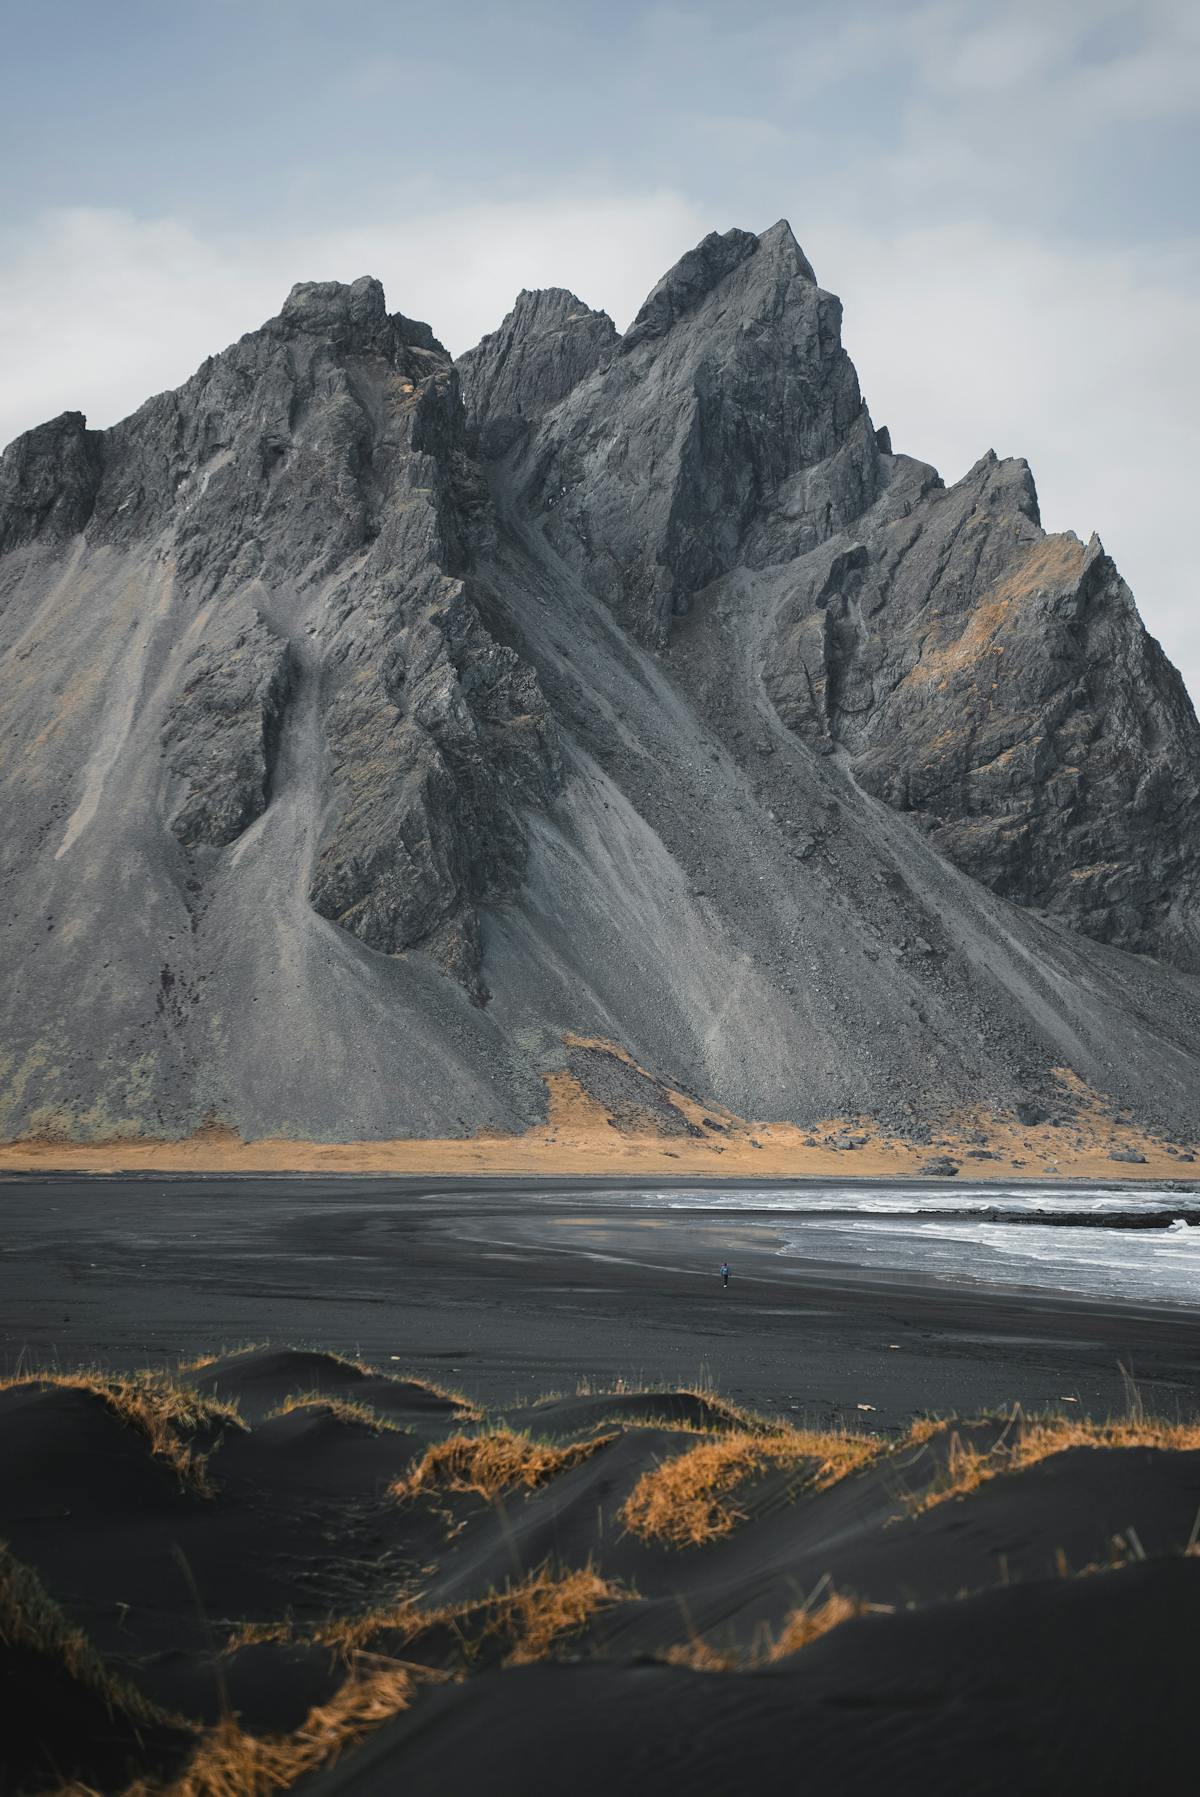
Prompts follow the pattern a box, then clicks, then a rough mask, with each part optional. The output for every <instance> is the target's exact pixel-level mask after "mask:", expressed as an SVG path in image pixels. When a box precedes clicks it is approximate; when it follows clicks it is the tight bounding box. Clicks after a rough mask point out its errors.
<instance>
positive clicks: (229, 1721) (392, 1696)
mask: <svg viewBox="0 0 1200 1797" xmlns="http://www.w3.org/2000/svg"><path fill="white" fill-rule="evenodd" d="M436 1676H437V1675H436V1674H434V1673H427V1672H423V1671H420V1670H418V1669H415V1668H413V1667H409V1666H401V1665H398V1664H395V1663H391V1664H388V1665H384V1666H381V1667H378V1668H376V1669H374V1670H369V1669H367V1668H364V1667H357V1668H355V1670H354V1671H352V1672H351V1674H350V1677H349V1678H348V1679H347V1680H346V1682H345V1684H344V1685H342V1686H341V1687H340V1689H339V1690H337V1691H336V1692H335V1693H334V1695H333V1696H332V1697H331V1698H330V1699H329V1701H328V1703H323V1704H318V1705H317V1706H316V1708H314V1709H312V1710H310V1711H309V1713H308V1715H307V1716H306V1717H305V1719H304V1721H303V1722H302V1723H301V1725H300V1727H299V1728H298V1729H296V1730H295V1732H294V1733H293V1734H290V1735H250V1734H247V1733H246V1731H245V1730H244V1729H243V1728H241V1727H240V1726H239V1725H238V1723H237V1722H235V1721H234V1719H233V1718H232V1717H231V1716H227V1717H224V1718H223V1719H222V1720H221V1721H220V1722H218V1723H217V1725H216V1727H215V1728H213V1729H210V1731H209V1732H208V1734H206V1735H205V1736H204V1738H203V1740H202V1741H201V1742H200V1743H199V1745H198V1747H197V1748H196V1751H195V1753H194V1754H193V1755H192V1757H191V1759H190V1760H189V1761H188V1763H187V1765H186V1766H185V1767H184V1768H183V1770H182V1772H180V1773H179V1774H178V1776H177V1777H175V1778H174V1779H172V1780H171V1781H170V1782H169V1783H168V1784H165V1785H164V1784H160V1783H158V1782H157V1781H153V1780H148V1779H138V1780H137V1781H136V1782H135V1783H134V1784H131V1785H128V1786H127V1787H126V1789H125V1791H124V1793H123V1797H270V1793H272V1792H274V1791H286V1790H288V1789H289V1788H290V1787H291V1786H292V1785H294V1784H295V1783H296V1782H297V1781H298V1780H299V1779H301V1778H303V1777H305V1775H306V1774H308V1773H310V1772H316V1771H319V1770H320V1768H321V1767H323V1766H329V1765H332V1764H333V1763H334V1761H335V1760H337V1758H338V1757H339V1755H340V1754H341V1753H342V1752H343V1751H344V1749H346V1748H347V1747H353V1746H355V1745H356V1744H357V1743H358V1742H359V1741H361V1740H362V1739H363V1737H364V1736H365V1735H368V1734H370V1732H371V1731H372V1729H376V1728H378V1727H379V1726H380V1724H381V1723H384V1722H389V1721H390V1720H391V1718H392V1717H393V1716H395V1715H398V1714H399V1712H400V1711H401V1710H406V1709H407V1708H408V1706H409V1704H410V1703H411V1702H412V1699H413V1695H414V1693H415V1691H416V1690H417V1688H418V1685H419V1683H420V1682H421V1680H422V1679H430V1678H435V1677H436ZM60 1797H68V1793H65V1792H64V1793H61V1794H60Z"/></svg>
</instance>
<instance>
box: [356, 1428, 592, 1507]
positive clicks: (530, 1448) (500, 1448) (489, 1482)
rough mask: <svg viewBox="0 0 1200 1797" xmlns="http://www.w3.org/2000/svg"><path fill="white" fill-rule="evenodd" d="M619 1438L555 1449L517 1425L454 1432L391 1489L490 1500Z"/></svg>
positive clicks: (405, 1494)
mask: <svg viewBox="0 0 1200 1797" xmlns="http://www.w3.org/2000/svg"><path fill="white" fill-rule="evenodd" d="M615 1440H616V1434H615V1433H613V1434H610V1435H598V1436H595V1437H593V1438H591V1439H590V1440H587V1441H574V1442H570V1443H568V1444H567V1445H566V1446H565V1447H557V1446H556V1445H555V1444H554V1443H553V1442H548V1441H536V1440H534V1438H533V1437H532V1436H530V1435H524V1434H519V1433H518V1432H517V1431H516V1430H513V1429H496V1430H493V1431H492V1432H491V1433H489V1434H486V1435H452V1436H450V1437H449V1439H448V1440H446V1441H439V1442H435V1443H434V1445H433V1446H432V1447H430V1448H427V1449H426V1450H425V1452H424V1454H422V1456H421V1458H420V1460H418V1461H417V1463H416V1465H415V1466H414V1467H412V1469H411V1470H410V1471H409V1472H407V1473H405V1475H404V1477H403V1478H400V1479H397V1480H395V1482H394V1483H393V1484H392V1485H391V1486H390V1488H389V1489H390V1492H391V1495H392V1496H393V1497H394V1498H398V1499H400V1500H401V1501H402V1502H403V1501H406V1500H407V1499H410V1498H414V1497H418V1496H423V1495H426V1494H429V1493H432V1492H436V1491H475V1492H478V1493H479V1495H480V1497H485V1498H488V1499H491V1498H494V1497H497V1496H498V1495H499V1494H500V1492H502V1491H506V1490H508V1489H510V1488H511V1487H512V1486H524V1487H525V1489H526V1490H527V1491H533V1490H535V1489H536V1488H537V1487H538V1486H539V1485H544V1484H545V1483H546V1482H547V1480H549V1479H553V1478H556V1477H557V1475H558V1474H559V1473H564V1472H568V1471H569V1470H570V1468H571V1467H573V1466H578V1465H579V1464H580V1463H581V1462H582V1461H584V1460H586V1459H588V1458H589V1456H590V1455H592V1454H594V1453H596V1452H597V1450H598V1449H600V1448H603V1447H607V1445H608V1444H609V1442H611V1441H615Z"/></svg>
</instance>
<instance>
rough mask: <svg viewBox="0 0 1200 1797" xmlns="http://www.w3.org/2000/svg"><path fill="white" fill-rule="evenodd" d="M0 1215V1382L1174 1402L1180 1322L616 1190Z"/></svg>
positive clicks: (923, 1405) (208, 1184)
mask: <svg viewBox="0 0 1200 1797" xmlns="http://www.w3.org/2000/svg"><path fill="white" fill-rule="evenodd" d="M683 1183H686V1184H689V1185H695V1184H697V1183H698V1182H697V1181H695V1180H688V1181H686V1182H683ZM708 1183H712V1184H718V1183H719V1184H728V1183H730V1182H728V1181H711V1182H708ZM764 1183H765V1182H763V1181H761V1180H760V1181H758V1182H756V1184H758V1185H760V1186H761V1185H763V1184H764ZM635 1184H636V1185H642V1184H644V1182H641V1181H627V1182H626V1185H635ZM654 1184H655V1186H656V1187H658V1188H659V1189H663V1187H664V1184H665V1182H663V1181H661V1180H660V1181H655V1182H654ZM0 1204H2V1206H3V1225H2V1232H0V1243H2V1247H3V1252H2V1253H0V1361H2V1363H3V1366H4V1367H5V1368H6V1369H7V1370H12V1369H13V1368H14V1367H15V1366H16V1365H17V1364H18V1363H19V1362H21V1363H23V1364H25V1365H29V1364H30V1363H33V1364H37V1365H44V1364H48V1363H55V1362H57V1363H58V1364H60V1365H62V1366H76V1365H80V1364H85V1363H90V1362H96V1361H101V1362H104V1363H105V1364H108V1365H111V1366H121V1367H130V1366H137V1365H147V1364H161V1363H170V1362H174V1361H177V1360H179V1359H182V1358H186V1357H188V1356H191V1355H194V1354H198V1353H202V1352H213V1351H215V1350H217V1349H218V1348H220V1347H222V1346H227V1347H231V1346H235V1345H240V1344H242V1343H246V1342H269V1343H272V1344H276V1345H280V1344H284V1343H320V1344H321V1345H323V1346H325V1347H328V1348H334V1349H338V1350H341V1351H343V1352H350V1353H354V1354H361V1355H362V1356H364V1357H365V1358H367V1359H368V1360H371V1361H374V1362H377V1363H378V1364H380V1365H382V1366H384V1367H390V1368H392V1370H395V1371H399V1370H400V1369H401V1368H402V1367H403V1368H404V1369H406V1370H411V1371H413V1372H416V1373H421V1374H424V1375H426V1376H432V1377H435V1378H438V1379H441V1380H444V1381H446V1382H447V1383H450V1384H453V1385H457V1386H461V1387H462V1388H464V1389H465V1390H466V1391H467V1392H469V1393H470V1394H471V1396H473V1397H475V1398H478V1399H479V1400H481V1401H482V1402H484V1403H485V1404H487V1405H488V1406H490V1407H495V1406H498V1405H503V1404H507V1403H511V1402H513V1401H515V1400H528V1399H529V1398H531V1397H533V1396H540V1395H542V1394H544V1393H546V1392H548V1391H562V1392H568V1393H569V1392H574V1391H575V1390H576V1388H577V1386H578V1385H579V1384H580V1383H585V1384H586V1383H588V1382H590V1383H592V1384H594V1385H596V1386H606V1385H610V1384H611V1383H612V1382H614V1381H616V1380H626V1381H629V1382H633V1383H643V1382H651V1383H656V1384H657V1383H671V1384H693V1383H695V1382H697V1381H705V1382H709V1381H711V1382H712V1383H714V1384H715V1385H716V1386H717V1387H718V1388H719V1389H720V1390H721V1391H722V1392H724V1393H725V1394H727V1395H728V1396H730V1397H734V1398H737V1399H740V1400H742V1401H745V1402H748V1403H752V1404H755V1405H760V1406H770V1407H777V1408H779V1409H781V1410H784V1411H785V1412H795V1413H796V1414H797V1416H801V1415H802V1416H806V1417H808V1418H810V1419H811V1420H813V1421H814V1422H816V1421H823V1420H826V1419H828V1418H831V1417H837V1416H841V1417H844V1418H846V1419H847V1420H849V1421H853V1422H854V1423H855V1424H867V1425H868V1426H871V1427H886V1428H898V1427H900V1426H902V1425H903V1424H904V1423H906V1422H907V1421H908V1420H909V1418H910V1417H911V1416H912V1415H913V1414H914V1413H934V1414H938V1415H947V1414H952V1413H958V1414H968V1413H974V1412H978V1411H980V1410H983V1409H990V1408H994V1407H997V1406H1001V1405H1007V1404H1011V1403H1013V1402H1020V1403H1021V1404H1022V1405H1023V1406H1024V1407H1025V1408H1026V1409H1027V1410H1028V1409H1038V1408H1042V1407H1046V1406H1050V1405H1053V1406H1056V1407H1057V1406H1059V1405H1060V1404H1061V1401H1062V1400H1063V1399H1064V1398H1065V1399H1071V1398H1075V1399H1078V1401H1079V1408H1080V1411H1081V1412H1082V1411H1087V1412H1090V1413H1091V1414H1094V1415H1104V1414H1107V1413H1109V1412H1110V1411H1118V1410H1121V1409H1123V1408H1124V1405H1125V1403H1126V1397H1127V1393H1126V1389H1125V1384H1124V1380H1123V1376H1122V1373H1121V1370H1120V1368H1121V1366H1122V1365H1123V1366H1125V1367H1127V1368H1129V1369H1131V1371H1132V1373H1133V1375H1134V1377H1135V1378H1136V1380H1137V1383H1138V1386H1139V1389H1140V1391H1141V1393H1142V1396H1143V1399H1144V1400H1145V1402H1146V1404H1147V1406H1148V1407H1151V1408H1153V1409H1155V1410H1157V1411H1161V1412H1163V1413H1165V1414H1167V1415H1170V1416H1175V1415H1177V1414H1181V1413H1182V1414H1191V1413H1192V1411H1193V1410H1194V1408H1195V1398H1196V1391H1197V1378H1196V1375H1197V1368H1198V1365H1200V1352H1198V1350H1200V1329H1198V1327H1197V1319H1196V1315H1195V1313H1192V1312H1189V1311H1187V1310H1183V1309H1179V1308H1176V1309H1167V1308H1161V1309H1155V1308H1151V1307H1148V1306H1142V1305H1133V1304H1099V1303H1093V1302H1085V1301H1082V1300H1079V1299H1070V1298H1066V1297H1057V1296H1054V1295H1050V1294H1046V1293H1038V1292H1031V1291H1023V1290H1020V1289H1013V1288H1008V1289H1005V1290H997V1289H994V1288H991V1287H984V1286H961V1287H959V1286H952V1285H950V1284H948V1283H943V1282H937V1281H934V1280H924V1281H922V1280H920V1279H917V1278H913V1277H908V1276H894V1277H893V1276H889V1275H885V1274H882V1273H867V1272H864V1271H862V1270H859V1269H856V1268H853V1267H846V1266H836V1265H832V1264H816V1263H811V1262H804V1261H801V1260H797V1259H796V1258H788V1259H786V1260H782V1259H780V1258H779V1257H778V1256H777V1254H776V1253H775V1248H776V1247H777V1246H778V1240H777V1238H776V1237H775V1236H774V1234H773V1232H772V1230H771V1228H770V1227H769V1225H770V1224H771V1223H772V1221H776V1222H777V1221H778V1219H777V1218H774V1219H773V1218H772V1217H771V1216H770V1214H769V1213H766V1214H764V1216H763V1218H762V1219H761V1222H763V1223H765V1224H766V1225H768V1226H767V1227H753V1228H751V1227H748V1226H747V1213H746V1212H745V1211H742V1210H739V1211H738V1212H736V1213H733V1214H730V1215H728V1216H724V1215H722V1214H721V1213H719V1212H711V1211H710V1212H706V1213H705V1214H703V1215H700V1216H695V1215H687V1214H684V1213H681V1212H679V1211H678V1210H669V1209H667V1208H665V1207H664V1208H663V1209H661V1210H655V1209H653V1208H649V1209H648V1208H646V1207H644V1206H642V1205H639V1206H638V1207H636V1208H635V1207H634V1206H632V1205H631V1204H630V1203H629V1201H628V1199H627V1198H626V1197H625V1196H624V1195H623V1192H622V1189H621V1182H620V1181H619V1180H613V1179H606V1180H585V1179H574V1180H570V1179H559V1180H554V1181H548V1180H547V1181H538V1180H531V1179H527V1178H523V1179H511V1180H491V1181H487V1182H471V1183H469V1184H468V1183H466V1182H461V1181H460V1182H454V1181H451V1180H440V1181H439V1180H429V1179H396V1178H375V1179H357V1180H355V1179H331V1178H326V1177H310V1178H298V1179H289V1178H274V1179H271V1178H252V1177H244V1178H240V1179H231V1178H227V1177H221V1178H217V1177H213V1178H207V1179H198V1178H194V1177H175V1178H140V1179H139V1178H116V1177H110V1178H82V1177H69V1176H65V1177H60V1178H54V1179H49V1178H46V1179H43V1178H37V1177H33V1176H29V1177H12V1176H10V1177H8V1178H3V1179H0ZM726 1257H728V1258H730V1259H731V1260H732V1262H733V1264H734V1268H735V1276H734V1280H733V1284H732V1286H731V1288H730V1290H729V1291H728V1292H725V1291H722V1289H721V1286H720V1282H719V1279H718V1278H717V1276H716V1268H717V1267H718V1266H719V1264H720V1262H721V1260H722V1259H724V1258H726ZM861 1406H870V1408H869V1409H867V1408H860V1407H861Z"/></svg>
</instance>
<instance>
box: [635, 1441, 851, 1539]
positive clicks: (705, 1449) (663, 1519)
mask: <svg viewBox="0 0 1200 1797" xmlns="http://www.w3.org/2000/svg"><path fill="white" fill-rule="evenodd" d="M882 1446H883V1444H882V1442H881V1441H880V1440H879V1439H878V1438H876V1437H874V1436H869V1435H852V1434H849V1433H845V1434H843V1433H839V1432H837V1431H835V1430H818V1429H797V1428H794V1427H792V1426H791V1425H784V1426H782V1427H780V1426H779V1425H776V1426H775V1427H774V1428H773V1429H772V1430H771V1431H770V1432H769V1433H768V1432H765V1431H764V1432H752V1431H750V1430H748V1429H734V1430H731V1431H730V1432H729V1433H728V1434H724V1435H718V1436H716V1437H713V1438H712V1439H709V1440H707V1441H704V1442H703V1443H702V1444H701V1445H700V1446H699V1447H695V1448H690V1449H689V1450H688V1451H687V1452H686V1453H684V1454H677V1455H676V1456H675V1457H674V1458H673V1459H670V1460H664V1461H661V1462H660V1463H659V1465H658V1466H656V1467H653V1468H652V1469H651V1470H650V1471H649V1472H647V1473H643V1474H642V1477H641V1478H640V1479H639V1480H638V1482H637V1484H636V1485H635V1486H634V1488H633V1490H632V1491H631V1492H630V1494H629V1496H628V1497H627V1498H626V1500H625V1503H624V1504H623V1506H622V1508H621V1512H620V1516H621V1521H622V1522H623V1523H624V1525H625V1527H626V1528H627V1529H628V1530H629V1532H630V1533H631V1534H633V1535H638V1536H640V1537H641V1538H642V1539H643V1540H644V1541H663V1542H666V1543H668V1545H670V1546H672V1547H698V1546H700V1545H701V1544H702V1543H704V1542H707V1541H714V1540H716V1539H718V1538H719V1537H720V1536H722V1535H728V1534H729V1533H730V1531H731V1530H732V1529H734V1528H735V1527H736V1526H737V1524H738V1523H739V1522H744V1521H745V1519H746V1511H745V1510H743V1509H742V1508H741V1507H740V1506H739V1505H738V1504H737V1503H736V1502H735V1501H734V1497H733V1494H734V1493H735V1492H736V1490H737V1488H738V1487H739V1486H740V1485H743V1484H744V1483H745V1482H746V1480H747V1479H750V1478H752V1477H753V1476H754V1475H755V1474H757V1473H761V1472H763V1471H765V1470H766V1468H767V1467H769V1466H800V1465H801V1464H802V1463H803V1462H805V1461H813V1462H815V1465H814V1466H813V1469H812V1471H811V1474H810V1476H809V1482H810V1483H811V1484H812V1485H813V1486H814V1487H815V1488H817V1489H821V1488H823V1487H824V1486H826V1485H832V1484H834V1483H836V1481H837V1480H838V1479H842V1478H844V1477H845V1476H846V1474H847V1473H850V1472H853V1471H854V1470H855V1469H856V1468H857V1467H860V1466H862V1465H864V1464H865V1463H866V1462H867V1461H868V1460H870V1459H872V1458H874V1456H875V1455H876V1454H878V1453H879V1452H881V1450H882Z"/></svg>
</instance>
